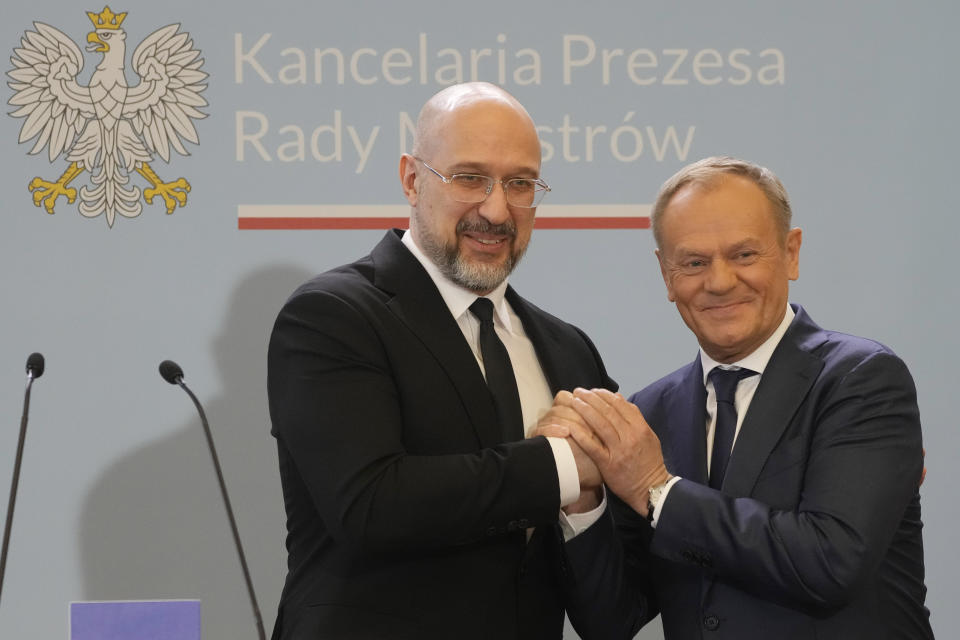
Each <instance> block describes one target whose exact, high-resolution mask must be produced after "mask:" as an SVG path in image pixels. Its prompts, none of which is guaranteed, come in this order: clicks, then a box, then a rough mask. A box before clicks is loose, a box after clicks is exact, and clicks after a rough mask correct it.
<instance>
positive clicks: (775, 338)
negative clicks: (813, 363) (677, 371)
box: [700, 304, 796, 386]
mask: <svg viewBox="0 0 960 640" xmlns="http://www.w3.org/2000/svg"><path fill="white" fill-rule="evenodd" d="M795 315H796V314H795V313H794V312H793V307H791V306H790V305H789V304H788V305H787V311H786V313H784V314H783V320H781V321H780V325H779V326H778V327H777V329H776V331H774V332H773V333H772V334H771V335H770V337H769V338H767V339H766V340H765V341H764V343H763V344H761V345H760V346H759V347H757V349H756V350H755V351H754V352H753V353H751V354H750V355H748V356H747V357H746V358H743V359H742V360H737V361H736V362H731V363H729V364H721V363H719V362H717V361H716V360H714V359H713V358H711V357H710V356H708V355H707V352H706V351H704V350H703V347H700V363H701V364H702V365H703V384H704V386H706V384H707V376H709V375H710V372H711V371H713V369H714V368H716V367H720V368H722V369H750V370H751V371H756V372H757V373H759V374H760V375H763V370H764V369H766V368H767V363H768V362H770V358H771V357H772V356H773V352H774V351H775V350H776V348H777V345H778V344H780V340H781V339H782V338H783V334H785V333H786V332H787V329H788V328H789V327H790V323H791V322H793V317H794V316H795Z"/></svg>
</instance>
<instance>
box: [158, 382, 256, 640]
mask: <svg viewBox="0 0 960 640" xmlns="http://www.w3.org/2000/svg"><path fill="white" fill-rule="evenodd" d="M174 383H175V384H177V385H179V386H180V388H181V389H183V390H184V391H186V392H187V395H188V396H190V399H191V400H193V404H194V405H195V406H196V407H197V412H198V413H199V414H200V422H201V423H202V424H203V433H204V435H206V436H207V444H208V445H209V446H210V456H211V457H212V458H213V468H214V469H215V470H216V472H217V482H219V483H220V493H221V494H222V495H223V502H224V504H225V505H226V507H227V517H228V518H229V520H230V530H231V531H232V532H233V541H234V543H235V544H236V547H237V555H238V556H240V567H241V568H242V569H243V579H244V580H245V581H246V583H247V593H248V594H249V595H250V605H251V606H252V607H253V615H254V618H256V622H257V634H258V637H259V638H260V640H265V638H266V636H265V635H264V631H263V617H262V616H261V615H260V607H259V606H258V605H257V596H256V595H255V594H254V592H253V581H252V580H251V579H250V570H249V569H248V568H247V558H246V556H245V555H244V553H243V546H242V545H241V544H240V532H239V531H238V530H237V522H236V520H235V519H234V517H233V507H232V506H230V497H229V496H228V495H227V485H226V483H225V482H224V481H223V471H221V470H220V459H219V458H218V457H217V450H216V448H215V447H214V446H213V434H211V433H210V424H209V423H208V422H207V415H206V413H204V411H203V407H202V406H201V405H200V401H199V400H197V396H195V395H193V392H192V391H190V388H189V387H187V385H185V384H184V383H183V374H182V373H181V374H180V375H178V376H177V377H176V378H175V379H174Z"/></svg>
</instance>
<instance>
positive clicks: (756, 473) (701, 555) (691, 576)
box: [566, 306, 933, 640]
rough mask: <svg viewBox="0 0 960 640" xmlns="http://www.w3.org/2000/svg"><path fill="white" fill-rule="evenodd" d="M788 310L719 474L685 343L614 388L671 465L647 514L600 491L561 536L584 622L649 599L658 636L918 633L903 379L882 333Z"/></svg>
mask: <svg viewBox="0 0 960 640" xmlns="http://www.w3.org/2000/svg"><path fill="white" fill-rule="evenodd" d="M794 309H795V311H796V317H795V318H794V320H793V322H792V324H791V325H790V327H789V329H788V330H787V333H786V334H785V335H784V337H783V339H782V341H781V342H780V344H779V345H778V346H777V348H776V350H775V352H774V354H773V356H772V357H771V359H770V362H769V364H768V366H767V368H766V370H765V371H764V373H763V376H762V378H761V380H760V384H759V386H758V388H757V391H756V394H755V395H754V398H753V401H752V403H751V405H750V407H749V409H748V411H747V414H746V416H745V417H744V421H743V425H742V427H741V430H740V433H739V436H738V438H737V442H736V445H735V447H734V450H733V454H732V456H731V459H730V463H729V467H728V469H727V473H726V476H725V478H724V482H723V486H722V489H721V490H719V491H717V490H713V489H710V488H709V487H708V486H707V462H706V460H707V458H706V439H705V434H706V429H705V424H706V422H705V420H706V413H705V412H706V409H705V405H706V391H705V389H704V384H703V373H702V367H701V364H700V359H699V357H698V358H697V359H696V360H695V361H694V362H692V363H691V364H689V365H687V366H686V367H684V368H682V369H679V370H678V371H675V372H674V373H672V374H670V375H668V376H666V377H665V378H662V379H661V380H658V381H657V382H655V383H653V384H652V385H650V386H649V387H647V388H645V389H643V390H642V391H640V392H638V393H636V394H635V395H633V396H632V397H631V401H632V402H634V403H635V404H636V405H637V406H638V407H639V408H640V410H641V411H642V413H643V415H644V417H645V418H646V420H647V421H648V423H649V424H650V426H651V427H652V428H653V429H654V431H655V432H656V433H657V435H658V437H659V438H660V442H661V446H662V450H663V454H664V459H665V462H666V466H667V469H668V470H669V471H670V472H671V473H672V474H674V475H677V476H680V477H681V478H683V479H682V480H680V481H679V482H678V483H676V484H675V485H674V486H673V487H672V489H671V491H670V493H669V495H668V497H667V499H666V500H665V501H664V503H663V505H662V508H661V510H660V514H659V516H658V523H657V528H656V529H655V530H653V529H652V528H651V527H650V526H649V525H648V524H647V522H646V521H645V520H644V519H643V518H642V517H640V515H639V514H637V513H636V512H634V511H633V510H631V509H630V508H629V507H627V506H626V505H625V504H624V503H622V502H621V501H619V500H618V499H616V498H615V497H614V498H613V499H611V504H610V509H608V514H607V515H605V517H604V518H602V519H601V520H600V521H599V522H598V523H596V524H595V525H594V526H592V527H591V528H590V529H588V530H587V531H586V532H584V533H583V534H581V535H580V536H578V537H576V538H574V539H573V540H572V541H570V542H569V543H568V544H567V545H566V550H567V562H568V566H569V567H570V573H571V576H572V577H571V580H570V582H569V587H570V590H571V595H572V598H573V601H574V603H575V604H573V605H572V607H571V610H570V617H571V620H572V621H573V623H574V626H575V627H576V628H577V630H578V631H579V632H580V633H581V635H582V636H583V637H584V638H586V639H592V638H630V637H633V635H634V634H635V633H636V632H637V630H638V629H639V628H640V627H641V626H642V625H643V624H645V623H646V622H647V621H649V620H650V619H652V618H653V617H654V616H656V615H657V613H659V614H660V615H661V616H662V622H663V627H664V632H665V635H666V638H667V639H668V640H690V639H693V638H716V639H717V640H726V639H730V640H745V639H748V640H749V639H751V638H756V639H758V640H759V639H764V640H766V639H769V638H776V639H777V640H789V639H792V638H796V639H805V640H806V639H814V638H816V639H818V640H824V639H828V640H831V639H832V640H857V639H863V640H883V639H887V638H898V639H899V638H902V639H910V640H920V639H924V638H932V637H933V634H932V631H931V629H930V625H929V612H928V611H927V609H926V608H925V606H924V604H923V603H924V597H925V593H926V589H925V587H924V583H923V576H924V568H923V542H922V537H921V528H922V523H921V519H920V497H919V492H918V482H919V479H920V473H921V469H922V465H923V458H922V452H921V434H920V418H919V412H918V409H917V400H916V391H915V388H914V384H913V380H912V378H911V376H910V374H909V372H908V371H907V368H906V366H905V365H904V363H903V362H902V361H901V360H900V359H899V358H898V357H897V356H896V355H894V354H893V353H892V352H891V351H890V350H889V349H887V348H886V347H884V346H883V345H881V344H878V343H876V342H873V341H870V340H866V339H863V338H857V337H854V336H849V335H844V334H840V333H836V332H832V331H826V330H824V329H821V328H820V327H819V326H817V325H816V324H815V323H814V322H813V321H812V320H811V319H810V317H809V316H808V315H807V314H806V313H805V312H804V310H803V309H802V308H800V307H797V306H795V307H794ZM611 513H612V517H611V515H610V514H611Z"/></svg>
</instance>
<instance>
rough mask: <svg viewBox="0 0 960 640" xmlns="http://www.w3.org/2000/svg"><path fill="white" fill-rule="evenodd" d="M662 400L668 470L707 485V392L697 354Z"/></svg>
mask: <svg viewBox="0 0 960 640" xmlns="http://www.w3.org/2000/svg"><path fill="white" fill-rule="evenodd" d="M664 399H665V403H664V404H665V410H664V413H663V417H662V419H663V420H666V421H667V424H666V425H665V426H664V427H662V428H661V432H664V431H666V432H667V433H669V434H670V438H669V441H668V445H667V451H665V452H664V455H665V457H666V458H667V461H668V465H667V466H668V468H670V470H671V472H672V473H673V474H674V475H678V476H681V477H684V478H687V479H689V480H693V481H695V482H699V483H700V484H707V428H706V424H707V423H706V419H707V418H706V416H707V414H706V411H707V390H706V388H705V387H704V386H703V365H701V364H700V355H699V354H698V355H697V358H696V360H694V361H693V362H692V363H690V365H689V366H687V367H686V368H685V369H682V370H681V372H680V377H679V379H678V381H677V384H676V385H675V386H673V387H672V388H671V389H670V390H669V391H667V392H666V393H665V394H664ZM661 440H663V438H661Z"/></svg>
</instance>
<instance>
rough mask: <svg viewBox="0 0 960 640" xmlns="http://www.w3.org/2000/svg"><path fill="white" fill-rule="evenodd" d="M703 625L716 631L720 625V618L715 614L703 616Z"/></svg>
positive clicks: (709, 629)
mask: <svg viewBox="0 0 960 640" xmlns="http://www.w3.org/2000/svg"><path fill="white" fill-rule="evenodd" d="M703 626H704V628H705V629H707V631H716V630H717V628H718V627H719V626H720V618H718V617H717V616H713V615H707V616H703Z"/></svg>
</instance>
